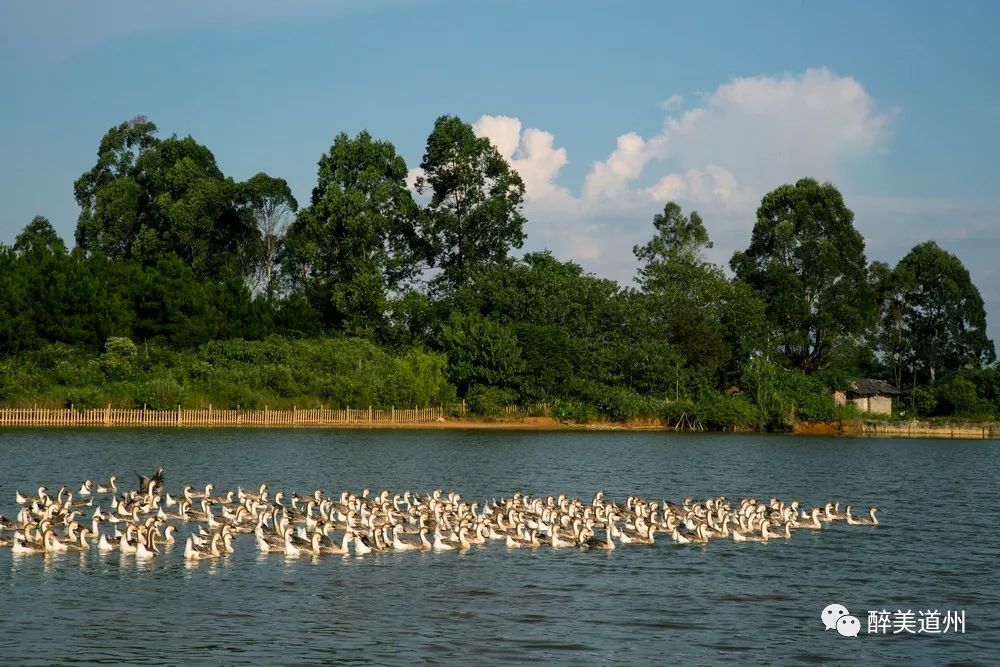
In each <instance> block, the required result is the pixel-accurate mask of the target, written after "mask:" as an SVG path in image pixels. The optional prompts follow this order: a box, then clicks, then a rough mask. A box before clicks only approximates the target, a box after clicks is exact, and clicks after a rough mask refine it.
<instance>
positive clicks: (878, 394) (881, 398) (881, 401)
mask: <svg viewBox="0 0 1000 667" xmlns="http://www.w3.org/2000/svg"><path fill="white" fill-rule="evenodd" d="M901 393H903V392H901V391H899V390H898V389H896V388H895V387H893V386H892V385H891V384H889V383H888V382H886V381H885V380H854V381H852V382H851V384H850V385H848V387H847V391H846V392H845V391H839V390H838V391H834V392H833V402H834V403H836V404H837V405H847V403H848V402H850V403H853V404H854V405H856V406H858V409H859V410H861V411H862V412H868V413H871V414H873V415H885V416H886V417H891V416H892V397H893V396H899V395H900V394H901Z"/></svg>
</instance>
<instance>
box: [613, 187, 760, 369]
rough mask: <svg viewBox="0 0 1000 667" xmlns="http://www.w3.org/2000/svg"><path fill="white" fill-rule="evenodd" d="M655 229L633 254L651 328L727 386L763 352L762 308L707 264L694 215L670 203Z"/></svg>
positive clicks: (704, 234) (706, 242)
mask: <svg viewBox="0 0 1000 667" xmlns="http://www.w3.org/2000/svg"><path fill="white" fill-rule="evenodd" d="M653 227H654V229H655V230H656V233H655V235H654V236H653V238H652V239H651V240H650V241H649V242H648V243H646V244H645V245H643V246H635V247H634V248H633V252H634V253H635V256H636V258H637V259H638V260H639V261H640V262H642V264H641V265H640V267H639V275H638V277H637V278H636V281H637V282H638V283H639V284H640V285H641V286H642V289H643V292H644V297H645V299H646V301H647V303H648V307H647V313H648V316H649V317H650V318H651V324H653V325H654V326H655V327H656V328H657V330H658V331H659V332H660V335H661V336H662V337H663V338H664V339H665V340H666V341H669V342H670V343H671V345H673V346H675V347H676V348H677V349H678V350H679V351H680V352H681V353H682V354H683V356H684V358H685V359H686V360H687V362H688V363H690V364H692V365H694V366H701V367H703V368H704V370H706V371H708V372H710V373H712V374H716V375H720V374H721V375H722V376H725V377H719V380H720V381H726V382H728V381H731V380H732V379H734V378H732V377H729V376H730V375H734V374H735V373H737V372H738V371H739V368H740V365H741V364H742V363H745V362H746V361H748V360H749V359H750V357H751V355H752V354H754V353H755V352H760V351H762V350H763V348H764V347H765V344H766V326H765V320H764V317H763V305H762V304H761V303H760V301H759V300H758V299H757V298H756V297H755V296H754V295H753V294H751V293H749V291H748V290H747V289H746V288H745V287H743V286H741V285H739V284H734V283H733V282H731V281H730V280H728V279H727V278H726V276H725V274H724V273H723V271H722V269H721V268H720V267H719V266H716V265H715V264H713V263H711V262H709V261H707V260H706V259H705V251H706V250H708V249H710V248H711V247H712V241H711V240H710V239H709V236H708V231H707V230H706V229H705V225H704V223H703V222H702V219H701V216H699V215H698V213H697V212H692V213H691V215H690V216H686V215H684V213H683V211H682V210H681V207H680V206H678V205H677V204H676V203H674V202H668V203H667V204H666V206H664V209H663V212H662V213H658V214H656V215H655V216H654V217H653Z"/></svg>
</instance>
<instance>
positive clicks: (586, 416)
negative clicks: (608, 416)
mask: <svg viewBox="0 0 1000 667" xmlns="http://www.w3.org/2000/svg"><path fill="white" fill-rule="evenodd" d="M552 416H553V417H554V418H556V419H559V420H561V421H568V422H575V423H577V424H589V423H590V422H595V421H597V410H595V409H594V407H593V406H591V405H587V404H586V403H581V402H579V401H566V400H562V399H557V400H556V401H555V402H553V403H552Z"/></svg>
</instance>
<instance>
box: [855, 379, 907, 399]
mask: <svg viewBox="0 0 1000 667" xmlns="http://www.w3.org/2000/svg"><path fill="white" fill-rule="evenodd" d="M848 389H850V391H851V392H853V393H855V394H860V395H861V396H875V395H876V394H883V395H885V396H898V395H899V394H901V393H902V392H901V391H899V390H898V389H896V388H895V387H893V386H892V385H891V384H889V383H888V382H886V381H885V380H870V379H869V380H854V381H853V382H851V384H850V386H849V387H848Z"/></svg>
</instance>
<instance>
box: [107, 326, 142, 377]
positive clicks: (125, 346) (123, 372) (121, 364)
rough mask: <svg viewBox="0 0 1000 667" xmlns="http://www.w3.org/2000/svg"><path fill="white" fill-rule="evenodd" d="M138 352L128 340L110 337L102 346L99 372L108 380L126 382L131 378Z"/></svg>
mask: <svg viewBox="0 0 1000 667" xmlns="http://www.w3.org/2000/svg"><path fill="white" fill-rule="evenodd" d="M138 356H139V351H138V349H137V348H136V346H135V343H133V342H132V341H131V340H129V339H128V338H121V337H118V336H112V337H111V338H108V340H107V342H106V343H105V344H104V354H102V355H101V358H100V367H101V371H102V372H103V373H104V375H105V376H106V377H107V378H108V379H109V380H126V379H128V378H130V377H131V376H132V371H133V369H134V367H135V362H136V359H137V358H138Z"/></svg>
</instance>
